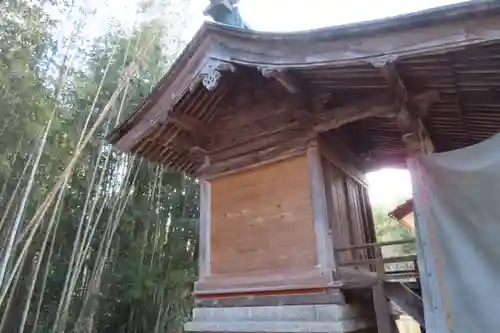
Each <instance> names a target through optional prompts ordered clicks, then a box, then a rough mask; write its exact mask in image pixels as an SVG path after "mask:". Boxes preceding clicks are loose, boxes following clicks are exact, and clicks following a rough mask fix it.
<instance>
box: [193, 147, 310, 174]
mask: <svg viewBox="0 0 500 333" xmlns="http://www.w3.org/2000/svg"><path fill="white" fill-rule="evenodd" d="M310 140H311V138H310V137H298V138H295V139H291V140H288V141H285V142H281V143H279V144H275V145H272V146H270V147H268V148H265V149H262V150H258V151H253V152H251V153H249V154H244V155H240V156H236V157H233V158H228V159H226V160H223V161H218V162H213V161H212V162H211V163H210V164H208V165H203V166H202V167H200V168H199V169H198V170H197V172H196V175H197V176H201V177H203V178H205V179H210V178H212V177H215V176H220V175H223V174H229V173H232V172H235V171H241V170H244V169H247V168H250V167H256V166H259V165H263V164H266V163H270V162H271V161H274V162H275V161H279V160H281V159H284V158H287V157H291V156H295V155H298V154H301V153H305V151H306V149H307V143H308V142H309V141H310Z"/></svg>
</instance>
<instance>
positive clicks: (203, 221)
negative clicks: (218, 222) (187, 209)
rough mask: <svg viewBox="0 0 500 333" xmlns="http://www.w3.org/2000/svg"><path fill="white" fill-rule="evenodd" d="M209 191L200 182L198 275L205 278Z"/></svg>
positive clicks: (208, 188) (203, 183)
mask: <svg viewBox="0 0 500 333" xmlns="http://www.w3.org/2000/svg"><path fill="white" fill-rule="evenodd" d="M210 206H211V190H210V183H209V182H208V181H206V180H203V179H202V180H200V229H199V258H198V265H199V275H200V278H205V277H207V276H209V275H210V237H211V231H210V224H211V223H210V222H211V211H210Z"/></svg>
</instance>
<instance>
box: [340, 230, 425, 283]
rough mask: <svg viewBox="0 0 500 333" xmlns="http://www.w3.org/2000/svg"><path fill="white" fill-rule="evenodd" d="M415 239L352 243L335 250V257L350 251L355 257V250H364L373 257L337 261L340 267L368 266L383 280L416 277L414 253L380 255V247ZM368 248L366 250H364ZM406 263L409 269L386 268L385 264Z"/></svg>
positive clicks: (416, 269) (403, 243) (409, 241)
mask: <svg viewBox="0 0 500 333" xmlns="http://www.w3.org/2000/svg"><path fill="white" fill-rule="evenodd" d="M414 242H415V240H413V239H412V240H399V241H391V242H378V243H368V244H362V245H352V246H347V247H343V248H337V249H336V250H335V252H336V257H337V258H339V257H340V256H339V254H340V253H342V252H350V253H351V256H352V257H354V258H356V257H357V256H356V251H360V250H365V252H368V253H371V256H372V257H373V258H371V259H361V260H348V261H338V265H339V266H340V267H352V266H368V267H369V268H370V269H371V270H372V271H374V272H376V273H377V276H378V277H379V278H382V279H384V280H404V279H415V278H418V265H417V256H416V255H404V256H395V257H387V258H384V257H382V248H383V247H386V246H395V245H406V244H413V243H414ZM366 250H368V251H366ZM405 263H406V264H408V266H410V267H411V268H410V269H396V270H387V269H386V264H405Z"/></svg>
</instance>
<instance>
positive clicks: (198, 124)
mask: <svg viewBox="0 0 500 333" xmlns="http://www.w3.org/2000/svg"><path fill="white" fill-rule="evenodd" d="M167 121H169V122H171V123H172V124H174V125H175V126H176V127H177V128H179V129H181V130H184V131H186V132H189V133H196V132H199V131H202V130H203V129H204V127H205V124H204V123H203V122H202V121H200V120H198V119H196V118H195V117H192V116H189V115H187V114H184V113H176V114H173V115H171V116H169V117H168V120H167Z"/></svg>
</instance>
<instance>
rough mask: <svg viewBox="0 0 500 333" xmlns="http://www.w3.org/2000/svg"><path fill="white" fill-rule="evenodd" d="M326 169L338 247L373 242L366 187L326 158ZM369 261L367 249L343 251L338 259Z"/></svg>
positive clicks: (330, 210) (327, 187) (324, 167)
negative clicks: (367, 259)
mask: <svg viewBox="0 0 500 333" xmlns="http://www.w3.org/2000/svg"><path fill="white" fill-rule="evenodd" d="M323 170H324V173H325V183H326V184H325V185H326V186H325V188H326V192H327V193H326V196H327V201H328V215H329V220H330V227H331V229H332V237H333V244H334V247H336V248H341V247H347V246H350V245H361V244H366V243H367V242H370V241H371V239H372V238H373V237H372V236H371V234H372V230H373V226H372V222H371V221H372V220H371V215H369V214H371V211H370V208H369V206H367V204H368V202H367V197H366V188H365V186H364V185H363V184H360V183H359V182H358V181H357V180H354V179H353V178H352V177H350V176H348V175H346V174H345V173H344V172H343V171H341V170H340V169H338V168H337V167H336V166H334V165H333V164H332V163H331V162H330V161H328V160H326V159H323ZM366 258H368V253H367V252H366V250H356V251H352V252H349V251H343V252H341V253H339V254H338V257H337V259H338V260H340V261H341V262H345V261H350V260H362V259H366Z"/></svg>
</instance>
